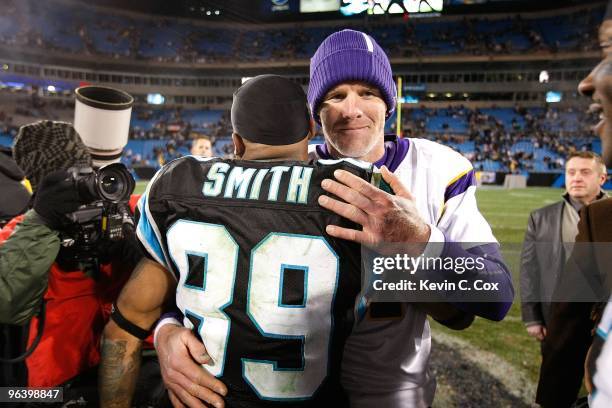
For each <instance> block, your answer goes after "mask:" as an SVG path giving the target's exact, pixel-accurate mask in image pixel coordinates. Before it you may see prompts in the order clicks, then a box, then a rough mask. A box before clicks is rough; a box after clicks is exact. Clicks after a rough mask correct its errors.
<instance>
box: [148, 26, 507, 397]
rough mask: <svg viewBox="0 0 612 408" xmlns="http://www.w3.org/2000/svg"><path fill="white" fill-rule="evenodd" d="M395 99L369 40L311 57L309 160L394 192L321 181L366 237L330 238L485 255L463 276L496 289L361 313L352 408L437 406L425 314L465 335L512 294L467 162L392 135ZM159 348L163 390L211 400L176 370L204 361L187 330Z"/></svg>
mask: <svg viewBox="0 0 612 408" xmlns="http://www.w3.org/2000/svg"><path fill="white" fill-rule="evenodd" d="M396 94H397V92H396V86H395V81H394V79H393V75H392V71H391V64H390V61H389V59H388V58H387V56H386V54H385V52H384V51H383V50H382V48H381V47H380V46H379V45H378V44H377V43H376V41H375V40H374V39H373V38H372V37H370V36H369V35H368V34H366V33H363V32H359V31H354V30H342V31H339V32H336V33H333V34H331V35H330V36H329V37H327V38H326V39H325V40H324V41H323V42H322V43H321V45H320V46H319V48H318V49H317V51H316V52H315V54H314V56H313V58H312V59H311V64H310V85H309V88H308V103H309V105H310V108H311V111H312V115H313V118H314V120H315V121H316V122H317V123H319V124H320V125H321V126H322V128H323V133H324V136H325V143H324V144H321V145H316V146H314V145H311V146H310V147H311V148H312V149H311V151H310V156H311V158H313V159H339V158H354V159H360V160H363V161H367V162H370V163H373V164H374V165H375V166H376V167H378V168H380V170H381V173H382V177H383V179H384V180H385V181H386V182H387V183H388V184H389V185H390V186H391V188H392V190H393V193H394V194H389V193H387V192H385V191H383V190H380V189H378V188H377V187H374V186H372V185H370V184H368V183H366V182H364V181H363V180H358V179H356V178H355V177H351V175H350V174H347V173H346V172H343V171H340V172H337V174H335V175H334V176H335V178H336V180H324V181H323V183H322V186H323V188H324V189H325V190H326V191H327V192H329V193H330V194H329V196H327V195H323V196H321V198H320V199H319V204H320V205H321V206H323V207H325V208H327V209H329V210H330V211H333V212H335V213H337V214H339V215H342V216H344V217H346V218H348V219H350V220H352V221H354V222H356V223H357V224H359V225H361V226H362V228H360V229H359V230H356V229H355V230H352V229H345V228H340V227H338V226H334V225H329V226H328V227H327V230H326V231H327V233H328V234H329V235H331V236H334V237H336V238H339V239H347V240H351V241H355V242H359V243H362V244H364V245H365V246H367V247H375V248H380V247H382V246H384V243H385V242H393V243H400V244H404V243H405V244H411V245H420V248H422V249H423V250H424V251H425V252H424V254H425V253H427V255H428V256H430V257H436V256H439V257H445V258H464V259H469V258H475V257H480V258H479V259H483V260H484V264H483V268H481V269H478V268H473V269H469V270H466V271H465V272H464V273H463V274H462V275H461V276H462V278H465V277H467V276H469V277H470V279H481V280H482V281H484V282H488V283H492V284H495V285H496V286H497V287H498V288H499V290H498V291H497V292H496V293H495V294H493V295H492V297H490V298H489V299H490V300H489V301H488V302H486V303H482V302H480V303H478V302H469V301H465V302H453V303H427V304H423V303H421V304H418V305H417V304H415V303H407V302H405V303H370V302H368V301H366V302H365V303H364V304H361V306H363V307H365V308H366V317H365V318H364V319H362V320H358V321H357V322H356V323H355V326H354V328H353V331H352V333H351V335H350V336H349V338H348V340H347V343H346V346H345V349H344V353H343V362H342V385H343V387H344V388H345V390H346V391H347V393H348V395H349V398H350V403H351V406H352V407H357V408H362V407H363V408H366V407H391V408H414V407H419V408H420V407H428V406H431V405H432V403H433V398H434V393H435V387H436V384H435V379H434V377H433V375H432V374H431V373H430V371H429V368H428V366H429V355H430V350H431V334H430V328H429V323H428V321H427V314H429V315H430V316H432V317H434V318H435V319H436V320H438V321H440V322H441V323H442V324H444V325H447V326H449V327H453V328H457V329H462V328H465V327H467V326H468V325H469V324H470V323H471V321H472V319H473V317H474V316H475V315H477V316H482V317H484V318H487V319H490V320H501V319H503V317H504V316H505V315H506V313H507V311H508V310H509V308H510V305H511V301H512V297H513V294H514V292H513V288H512V283H511V279H510V275H509V272H508V269H507V267H506V266H505V264H504V262H503V260H502V258H501V255H500V252H499V245H498V243H497V241H496V239H495V237H494V236H493V234H492V231H491V228H490V227H489V225H488V224H487V222H486V220H485V219H484V217H483V216H482V215H481V214H480V212H479V211H478V208H477V206H476V199H475V189H476V186H475V184H476V183H475V177H474V171H473V168H472V165H471V163H470V162H469V161H468V160H467V159H465V158H464V157H463V156H461V155H460V154H458V153H456V152H455V151H453V150H452V149H450V148H447V147H445V146H442V145H440V144H437V143H434V142H431V141H428V140H423V139H407V138H397V137H394V136H386V135H385V133H384V127H385V121H386V120H387V119H388V118H389V117H390V116H391V115H392V114H393V111H394V110H395V108H396ZM334 196H335V197H334ZM337 198H340V199H342V200H343V201H340V200H338V199H337ZM474 243H479V244H474ZM435 272H438V271H435ZM441 273H442V272H441ZM440 277H441V278H445V277H448V278H449V279H456V277H457V274H456V273H455V271H452V270H451V271H450V272H449V274H448V276H446V275H444V276H442V275H440V276H438V278H440ZM156 344H157V350H158V353H159V354H160V355H162V356H165V357H166V358H164V359H163V361H161V360H162V359H160V365H161V368H162V373H163V374H164V380H165V383H166V385H167V386H168V388H169V389H171V390H172V391H173V392H174V393H175V395H179V396H185V399H183V398H182V397H181V400H182V401H183V402H184V403H187V402H188V401H192V400H191V398H192V396H201V397H202V398H204V397H206V398H207V400H208V401H211V400H213V399H212V398H211V394H214V393H215V391H214V390H215V389H218V387H219V385H218V384H217V383H216V382H215V379H214V377H213V378H211V377H212V376H211V375H210V374H208V373H205V372H204V370H200V371H199V372H194V371H193V370H189V369H186V368H185V367H184V365H181V363H180V362H185V354H186V353H187V351H186V350H188V352H189V353H190V354H191V355H192V356H200V355H203V354H205V352H206V350H205V348H204V346H203V345H202V344H201V343H199V342H198V341H197V340H195V338H194V337H193V335H191V334H190V333H189V332H188V331H187V329H185V328H181V327H178V326H176V325H172V324H166V325H164V326H162V327H158V329H157V334H156ZM195 360H196V361H199V360H198V358H195ZM216 392H217V394H219V391H216ZM215 401H216V399H215ZM190 406H191V405H190Z"/></svg>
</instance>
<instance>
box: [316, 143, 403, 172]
mask: <svg viewBox="0 0 612 408" xmlns="http://www.w3.org/2000/svg"><path fill="white" fill-rule="evenodd" d="M409 148H410V141H409V140H408V139H407V138H403V139H402V138H399V137H397V136H396V135H385V154H383V157H381V158H380V159H379V160H377V161H376V162H374V166H376V167H378V168H380V167H382V166H387V168H388V169H389V170H390V171H392V172H394V171H395V170H397V168H398V167H399V165H400V163H401V162H402V160H404V158H405V157H406V154H408V149H409ZM315 149H316V151H317V156H319V158H321V159H334V157H332V156H331V154H329V149H328V148H327V144H325V143H324V144H319V145H316V146H315Z"/></svg>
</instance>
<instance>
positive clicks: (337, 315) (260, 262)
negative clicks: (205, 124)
mask: <svg viewBox="0 0 612 408" xmlns="http://www.w3.org/2000/svg"><path fill="white" fill-rule="evenodd" d="M336 169H343V170H347V171H350V172H352V173H354V174H356V175H358V176H360V177H362V178H364V179H366V180H369V177H370V170H369V167H367V166H361V165H360V163H357V162H353V161H347V160H342V161H319V162H315V163H313V164H306V163H304V162H296V161H291V162H288V161H283V162H254V161H241V160H223V159H199V158H195V157H192V156H188V157H185V158H182V159H178V160H175V161H173V162H171V163H169V164H168V165H167V166H165V167H164V168H162V169H161V170H160V171H159V172H158V173H157V175H156V176H155V178H154V179H153V180H152V181H151V182H150V183H149V186H148V187H147V191H146V192H145V193H144V194H143V197H142V198H141V201H140V203H139V207H140V212H141V218H140V221H139V224H138V229H137V233H138V237H139V239H140V240H141V242H142V243H143V245H144V246H145V248H146V249H147V251H148V252H149V254H150V256H151V257H153V258H154V259H155V260H157V261H158V262H159V263H161V264H162V265H164V266H165V267H166V268H167V269H168V270H170V271H171V272H172V273H174V275H175V276H176V279H177V282H178V284H177V290H176V304H177V306H178V308H179V309H180V310H181V311H182V312H183V314H184V316H185V320H184V324H185V325H186V326H187V327H190V328H192V329H193V331H194V333H196V334H197V335H198V337H200V338H201V339H202V340H203V342H204V344H205V346H206V349H207V350H208V353H209V354H210V356H211V357H212V359H213V362H214V363H213V364H209V365H205V368H206V369H207V370H208V371H210V372H211V373H212V374H214V375H215V376H217V377H218V378H219V379H220V380H222V381H223V382H224V383H225V384H226V385H227V387H228V390H229V392H228V395H227V397H226V403H227V405H228V406H230V407H249V408H251V407H263V406H266V407H267V406H277V405H278V406H291V407H311V406H317V405H318V406H319V407H320V406H334V407H335V406H339V407H341V406H347V405H348V404H347V398H346V395H345V394H344V392H343V390H342V388H341V386H340V381H339V378H340V362H341V358H342V349H343V345H344V342H345V339H346V337H347V336H348V334H349V332H350V330H351V328H352V324H353V316H354V313H353V310H354V307H355V301H356V298H357V296H358V294H359V291H360V277H361V275H360V273H361V272H360V271H361V264H360V248H359V245H357V244H355V243H351V242H348V241H344V240H338V239H335V238H333V237H330V236H329V235H327V234H326V233H325V227H326V226H327V225H328V224H333V225H340V226H344V227H348V228H358V226H357V225H355V224H353V223H351V222H349V221H347V220H345V219H343V218H341V217H339V216H337V215H335V214H333V213H331V212H330V211H327V210H325V209H324V208H322V207H321V206H319V204H318V203H317V199H318V197H319V196H320V195H321V194H322V193H324V191H323V190H322V188H321V181H322V180H323V179H325V178H333V172H334V171H335V170H336ZM321 404H324V405H321Z"/></svg>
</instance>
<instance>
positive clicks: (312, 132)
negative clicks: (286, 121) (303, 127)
mask: <svg viewBox="0 0 612 408" xmlns="http://www.w3.org/2000/svg"><path fill="white" fill-rule="evenodd" d="M316 132H317V124H316V123H315V121H314V119H313V118H310V124H309V126H308V140H311V139H312V138H313V137H315V136H316V134H317V133H316Z"/></svg>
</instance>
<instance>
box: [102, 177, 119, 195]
mask: <svg viewBox="0 0 612 408" xmlns="http://www.w3.org/2000/svg"><path fill="white" fill-rule="evenodd" d="M100 187H101V188H102V191H104V194H108V195H111V196H112V195H115V194H117V192H118V191H121V190H122V189H123V182H122V181H121V179H120V178H117V177H116V176H115V175H114V174H108V175H105V176H104V177H103V178H102V180H101V181H100Z"/></svg>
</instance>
